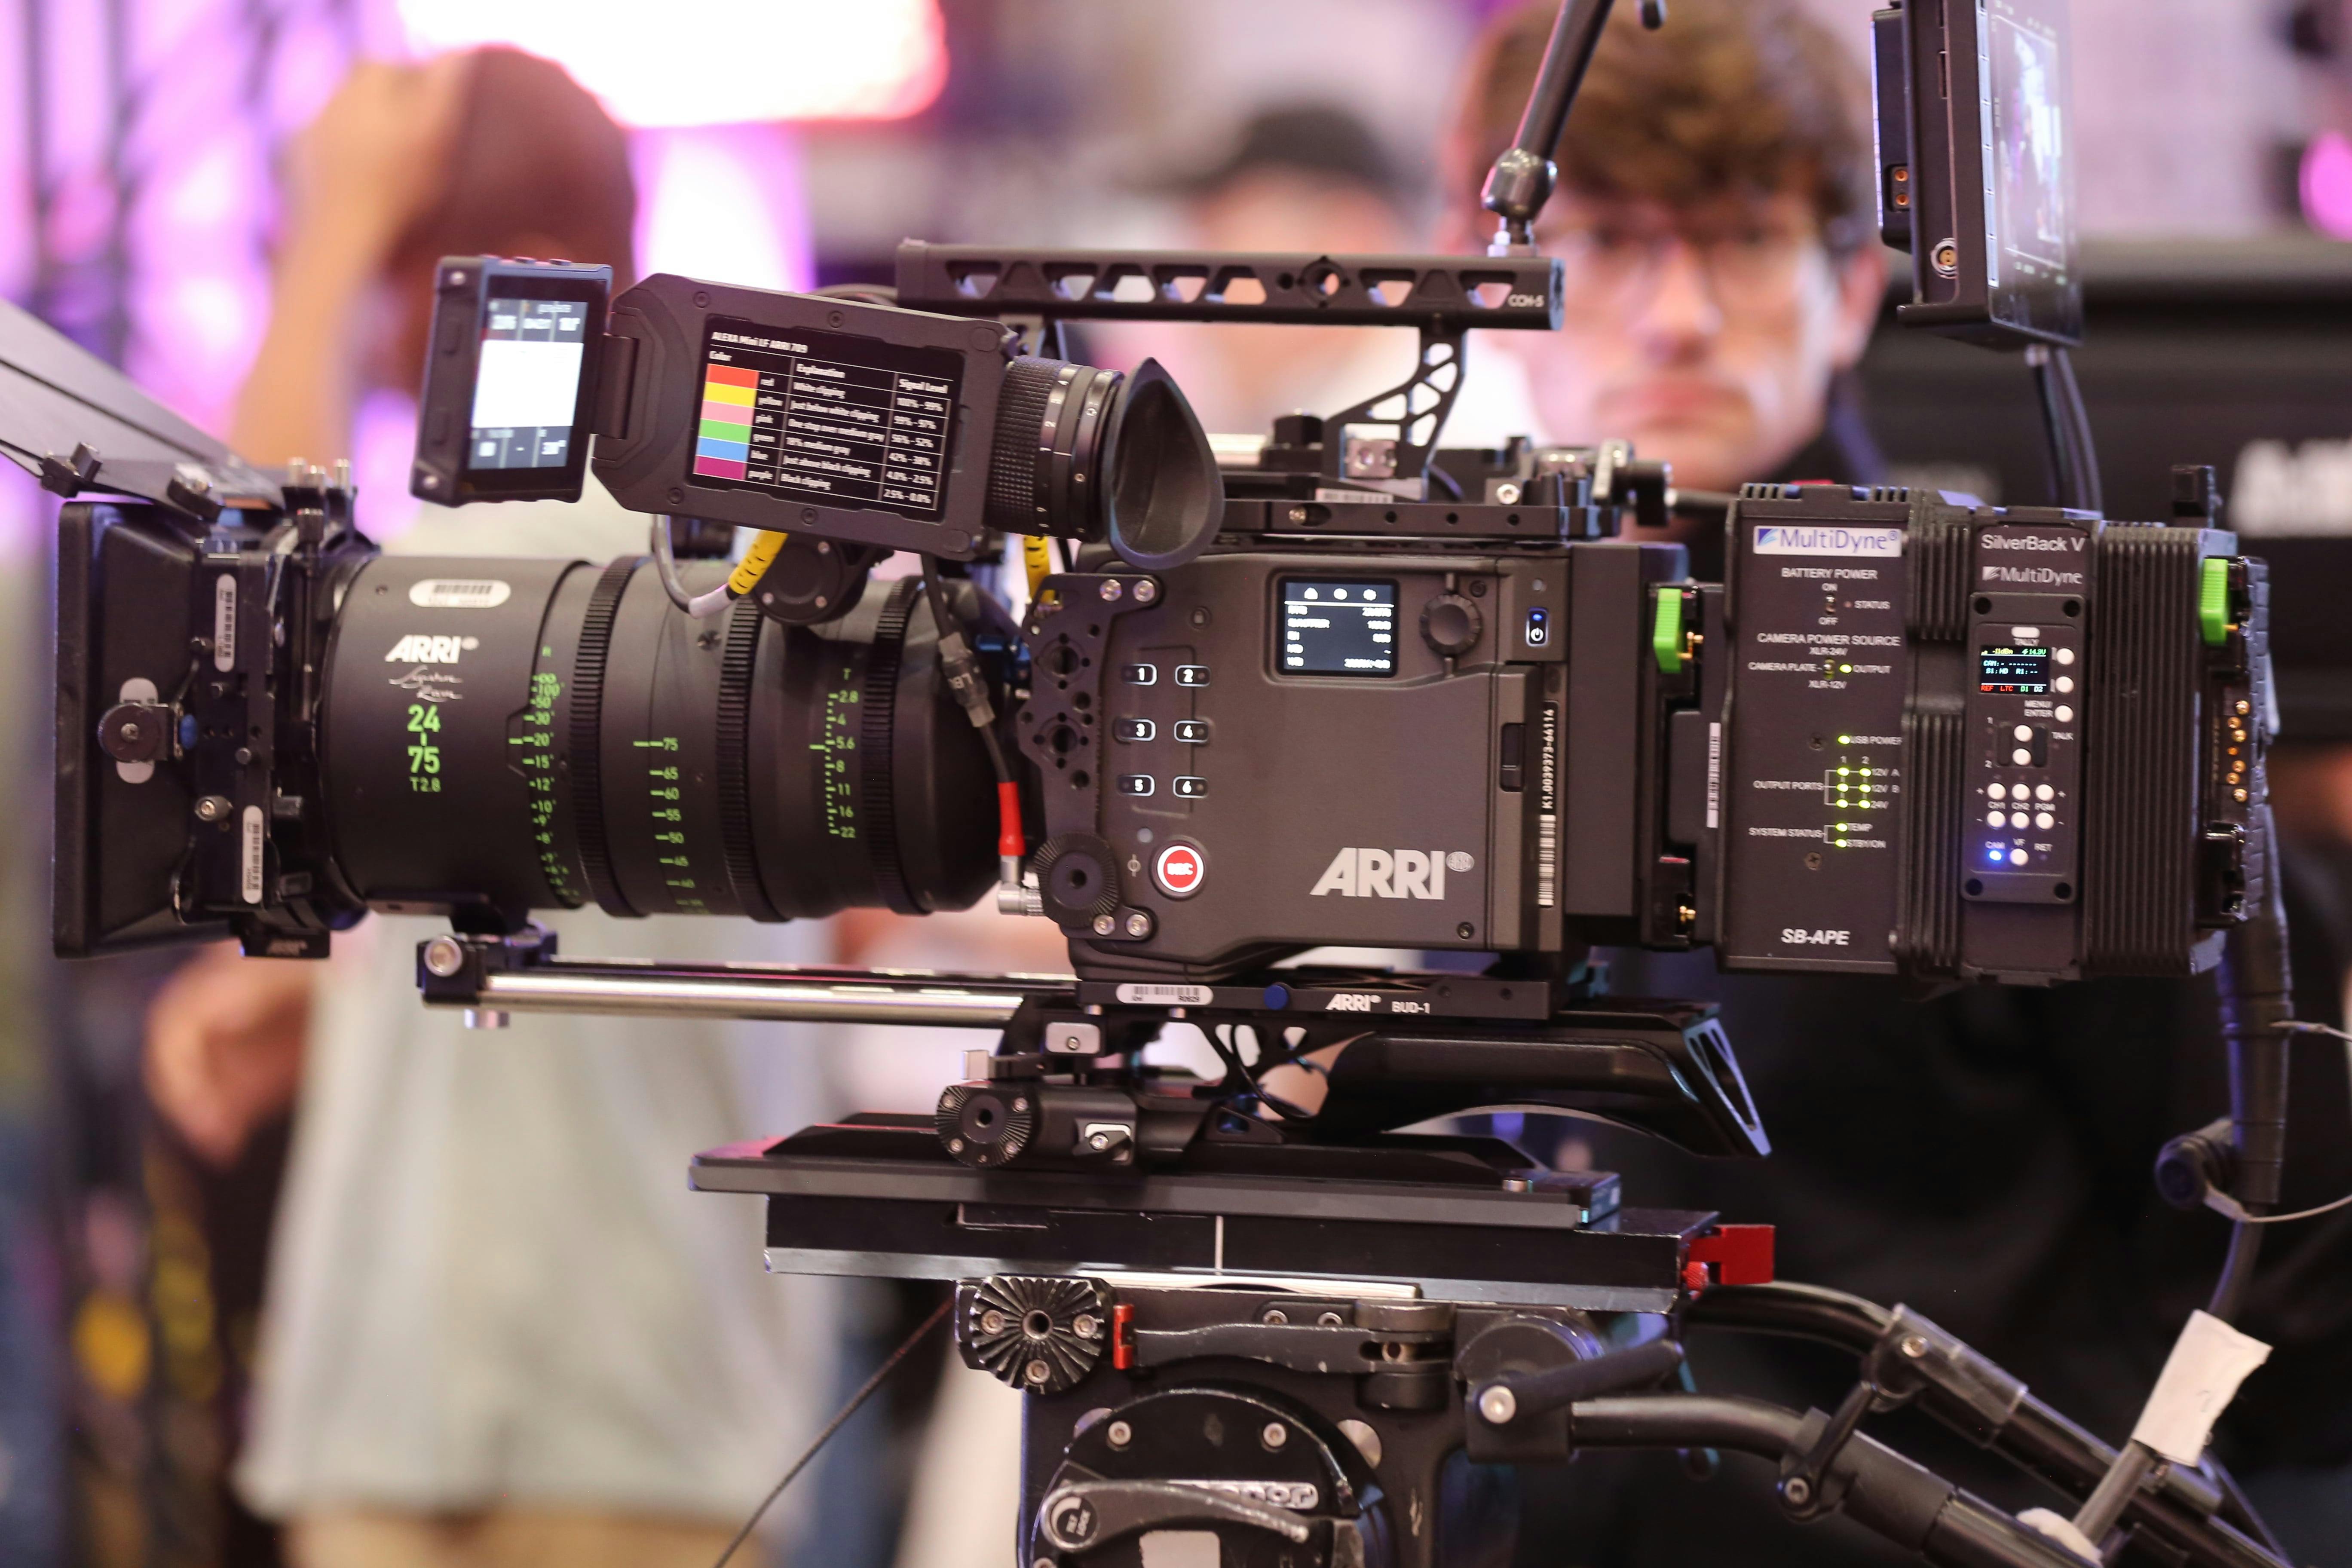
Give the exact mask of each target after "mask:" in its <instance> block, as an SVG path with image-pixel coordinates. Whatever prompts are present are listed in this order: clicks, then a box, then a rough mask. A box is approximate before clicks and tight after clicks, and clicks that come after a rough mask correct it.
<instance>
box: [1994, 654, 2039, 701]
mask: <svg viewBox="0 0 2352 1568" xmlns="http://www.w3.org/2000/svg"><path fill="white" fill-rule="evenodd" d="M1977 689H1978V690H1979V691H2001V692H2008V693H2010V694H2011V695H2014V696H2025V697H2046V696H2048V695H2049V693H2050V650H2049V649H2048V648H2046V647H1988V648H1979V649H1978V650H1977Z"/></svg>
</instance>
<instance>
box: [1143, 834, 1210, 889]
mask: <svg viewBox="0 0 2352 1568" xmlns="http://www.w3.org/2000/svg"><path fill="white" fill-rule="evenodd" d="M1208 875H1209V863H1208V861H1207V860H1206V859H1205V858H1203V857H1202V854H1201V852H1200V851H1199V850H1198V849H1195V848H1193V847H1192V846H1191V845H1190V844H1171V845H1170V846H1168V847H1166V848H1165V849H1162V850H1161V851H1160V853H1159V854H1157V855H1154V856H1153V857H1152V858H1151V879H1152V880H1153V881H1154V882H1157V883H1158V884H1159V885H1160V891H1161V892H1163V893H1165V894H1167V895H1168V896H1169V897H1170V898H1171V899H1189V898H1191V897H1192V895H1193V894H1194V893H1197V892H1199V891H1200V890H1201V884H1202V882H1203V881H1205V880H1207V879H1208Z"/></svg>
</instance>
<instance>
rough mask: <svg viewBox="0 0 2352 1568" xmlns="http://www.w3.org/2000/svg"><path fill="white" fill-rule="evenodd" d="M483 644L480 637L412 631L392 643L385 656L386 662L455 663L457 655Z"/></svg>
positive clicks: (384, 660)
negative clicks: (435, 634) (437, 635)
mask: <svg viewBox="0 0 2352 1568" xmlns="http://www.w3.org/2000/svg"><path fill="white" fill-rule="evenodd" d="M480 646H481V639H480V638H478V637H428V636H426V635H425V633H423V632H411V633H410V634H409V635H408V636H406V637H403V638H401V639H400V640H399V641H398V642H396V643H394V644H393V645H392V651H391V652H390V653H388V654H385V655H384V656H383V662H384V663H386V664H455V663H457V656H458V655H459V654H461V653H463V652H464V651H465V650H466V649H467V648H469V647H480Z"/></svg>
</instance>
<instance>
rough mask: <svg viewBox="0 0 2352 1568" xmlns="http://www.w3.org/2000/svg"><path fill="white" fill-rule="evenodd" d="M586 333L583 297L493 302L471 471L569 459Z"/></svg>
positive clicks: (470, 447)
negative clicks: (576, 298)
mask: <svg viewBox="0 0 2352 1568" xmlns="http://www.w3.org/2000/svg"><path fill="white" fill-rule="evenodd" d="M587 331H588V306H587V303H586V302H585V301H584V300H516V299H499V298H495V297H494V298H492V299H491V300H490V301H489V308H488V311H487V312H486V313H485V315H484V318H483V321H482V348H481V359H480V361H479V364H478V369H477V370H476V372H475V375H474V409H473V415H472V417H471V418H470V419H469V420H468V421H467V424H468V425H469V426H471V430H472V434H471V439H470V440H469V441H468V442H467V447H466V467H467V468H470V469H487V468H562V467H563V466H564V465H565V464H566V463H568V462H570V461H571V459H572V412H573V410H574V409H576V408H577V407H578V406H579V405H580V365H581V357H582V353H583V344H584V343H585V342H586V341H587V337H586V334H587Z"/></svg>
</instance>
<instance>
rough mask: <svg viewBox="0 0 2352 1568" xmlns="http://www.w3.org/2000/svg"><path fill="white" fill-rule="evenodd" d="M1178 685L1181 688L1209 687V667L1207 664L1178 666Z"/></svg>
mask: <svg viewBox="0 0 2352 1568" xmlns="http://www.w3.org/2000/svg"><path fill="white" fill-rule="evenodd" d="M1176 684H1177V685H1179V686H1206V685H1208V684H1209V667H1208V666H1207V665H1205V664H1180V665H1178V666H1177V667H1176Z"/></svg>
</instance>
